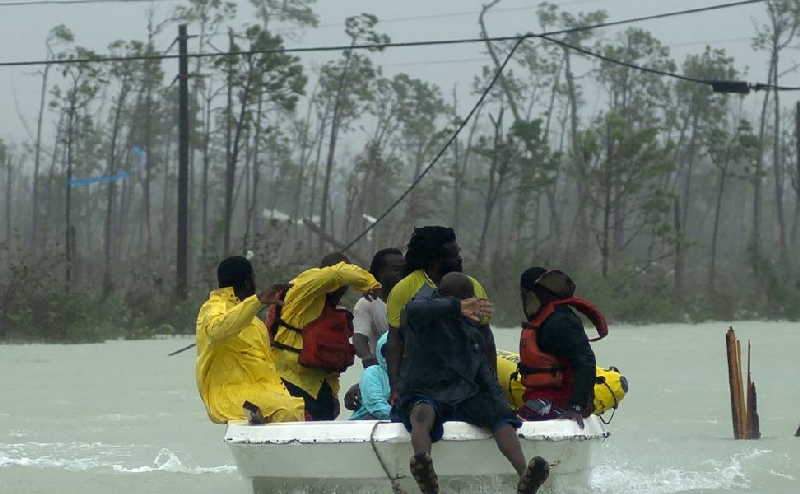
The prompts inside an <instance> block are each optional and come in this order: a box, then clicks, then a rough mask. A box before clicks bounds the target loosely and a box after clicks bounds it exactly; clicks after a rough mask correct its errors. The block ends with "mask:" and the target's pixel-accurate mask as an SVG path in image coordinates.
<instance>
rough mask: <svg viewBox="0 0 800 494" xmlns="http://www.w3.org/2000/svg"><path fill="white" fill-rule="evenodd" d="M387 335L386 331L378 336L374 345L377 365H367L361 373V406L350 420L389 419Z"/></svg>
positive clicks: (389, 391) (389, 390) (389, 393)
mask: <svg viewBox="0 0 800 494" xmlns="http://www.w3.org/2000/svg"><path fill="white" fill-rule="evenodd" d="M387 337H388V333H384V334H383V336H381V337H380V338H378V343H377V344H376V345H375V356H376V360H377V362H378V365H371V366H369V367H367V368H366V369H364V373H363V374H362V375H361V382H360V383H359V389H360V391H361V406H360V407H359V408H358V410H356V412H355V413H354V414H353V416H352V417H350V420H389V412H390V411H391V410H392V407H391V405H390V404H389V396H390V395H391V389H390V388H389V374H388V371H387V368H386V339H387Z"/></svg>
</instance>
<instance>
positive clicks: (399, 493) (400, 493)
mask: <svg viewBox="0 0 800 494" xmlns="http://www.w3.org/2000/svg"><path fill="white" fill-rule="evenodd" d="M380 424H381V423H380V422H375V425H373V426H372V432H370V433H369V445H370V446H372V451H373V452H374V453H375V458H377V459H378V463H380V464H381V468H383V473H385V474H386V478H387V479H389V483H391V484H392V492H393V493H394V494H406V491H404V490H403V488H402V487H400V483H399V482H398V479H399V478H400V477H399V476H398V477H392V473H391V472H390V471H389V467H388V466H386V462H385V461H384V460H383V457H382V456H381V453H380V451H378V446H377V445H376V444H375V431H376V430H377V429H378V426H379V425H380Z"/></svg>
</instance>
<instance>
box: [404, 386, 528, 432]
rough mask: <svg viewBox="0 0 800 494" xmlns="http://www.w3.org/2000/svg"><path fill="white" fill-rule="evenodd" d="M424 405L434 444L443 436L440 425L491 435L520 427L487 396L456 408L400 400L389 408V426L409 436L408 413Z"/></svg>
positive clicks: (419, 399)
mask: <svg viewBox="0 0 800 494" xmlns="http://www.w3.org/2000/svg"><path fill="white" fill-rule="evenodd" d="M422 403H427V404H429V405H431V406H432V407H433V411H434V413H435V414H436V418H435V419H434V421H433V427H432V428H431V440H432V441H434V442H436V441H438V440H440V439H441V438H442V435H443V434H444V423H445V422H448V421H458V422H466V423H468V424H472V425H474V426H477V427H482V428H484V429H489V430H490V431H492V432H495V431H496V430H497V429H499V428H500V427H503V426H505V425H510V426H511V427H513V428H515V429H519V428H520V427H522V421H521V420H520V419H519V417H517V415H516V414H515V413H514V411H513V410H511V407H509V406H508V404H507V403H506V402H505V399H503V400H500V399H498V397H496V396H494V395H493V394H491V393H478V394H477V395H475V396H473V397H471V398H468V399H466V400H464V401H462V402H461V403H458V404H457V405H448V404H446V403H439V402H437V401H436V400H433V399H431V398H428V397H426V396H422V395H413V396H409V397H408V398H401V399H400V401H399V406H397V407H393V408H392V422H402V423H403V425H404V426H405V427H406V430H407V431H408V432H411V410H413V409H414V407H415V406H416V405H419V404H422Z"/></svg>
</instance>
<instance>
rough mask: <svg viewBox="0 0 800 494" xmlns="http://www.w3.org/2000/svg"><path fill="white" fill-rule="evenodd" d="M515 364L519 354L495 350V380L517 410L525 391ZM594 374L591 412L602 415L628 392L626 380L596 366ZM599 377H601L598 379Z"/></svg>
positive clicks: (615, 373) (619, 375) (617, 373)
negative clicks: (595, 377) (592, 408)
mask: <svg viewBox="0 0 800 494" xmlns="http://www.w3.org/2000/svg"><path fill="white" fill-rule="evenodd" d="M517 364H519V354H517V353H513V352H507V351H505V350H498V351H497V380H498V381H499V383H500V389H502V390H503V394H504V395H505V397H506V400H508V403H509V404H510V405H511V407H512V408H513V409H514V410H519V409H520V408H521V407H522V405H523V404H524V401H523V399H522V395H523V394H524V393H525V386H523V384H522V379H520V377H521V376H520V374H519V372H518V371H517ZM595 375H596V376H597V379H596V382H595V385H594V402H593V403H594V410H593V413H594V414H595V415H602V414H604V413H605V412H606V411H608V410H609V409H612V408H616V407H617V406H619V403H620V402H621V401H622V399H623V398H625V394H626V393H627V392H628V381H627V380H626V379H625V377H624V376H623V375H622V374H620V373H619V372H617V371H615V370H612V369H603V368H602V367H597V371H596V374H595ZM600 377H602V379H599V378H600Z"/></svg>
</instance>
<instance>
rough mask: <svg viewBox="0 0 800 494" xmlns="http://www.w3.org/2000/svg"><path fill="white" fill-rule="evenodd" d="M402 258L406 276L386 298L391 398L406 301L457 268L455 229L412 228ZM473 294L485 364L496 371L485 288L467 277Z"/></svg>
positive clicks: (458, 254)
mask: <svg viewBox="0 0 800 494" xmlns="http://www.w3.org/2000/svg"><path fill="white" fill-rule="evenodd" d="M405 258H406V273H407V274H406V276H405V278H403V279H402V280H400V282H398V283H397V285H395V286H394V288H393V289H392V292H391V293H390V294H389V299H388V300H387V302H386V314H387V317H388V319H389V336H388V341H387V344H386V360H387V363H388V367H389V383H390V386H391V388H392V401H394V397H395V396H396V393H397V392H398V383H399V377H400V367H401V364H402V361H403V349H404V345H405V343H404V339H403V333H402V331H400V326H401V324H400V321H401V319H402V318H403V315H404V311H405V307H406V304H408V302H410V301H411V299H413V298H414V296H415V295H416V294H417V292H419V291H420V290H421V289H422V288H423V287H426V286H427V287H429V288H431V289H436V287H437V286H438V285H439V282H440V281H441V280H442V277H444V275H446V274H447V273H451V272H454V271H455V272H461V271H462V259H461V248H460V247H459V246H458V242H456V233H455V231H453V229H452V228H447V227H443V226H425V227H422V228H415V229H414V233H413V234H412V235H411V239H410V240H409V241H408V249H407V250H406V254H405ZM470 281H471V282H472V285H473V288H474V292H475V298H477V299H480V300H481V301H482V302H481V304H480V308H479V313H480V316H481V317H480V322H481V331H482V333H483V335H484V338H485V339H486V345H485V347H484V348H485V349H486V353H487V359H488V361H489V366H490V368H491V369H492V372H493V373H494V374H497V360H496V349H495V345H494V337H493V335H492V332H491V329H490V328H489V319H490V316H491V310H492V309H491V304H490V303H489V302H488V300H487V296H486V290H484V288H483V286H481V284H480V283H479V282H478V280H476V279H474V278H471V277H470Z"/></svg>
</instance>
